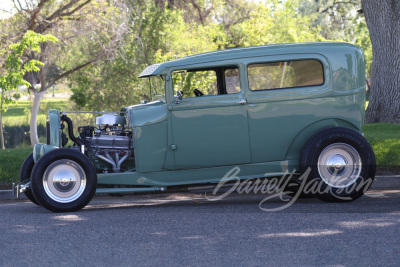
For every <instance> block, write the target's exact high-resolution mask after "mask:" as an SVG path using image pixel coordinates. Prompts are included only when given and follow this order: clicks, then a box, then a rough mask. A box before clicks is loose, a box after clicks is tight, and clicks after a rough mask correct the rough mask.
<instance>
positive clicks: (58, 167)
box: [32, 149, 97, 212]
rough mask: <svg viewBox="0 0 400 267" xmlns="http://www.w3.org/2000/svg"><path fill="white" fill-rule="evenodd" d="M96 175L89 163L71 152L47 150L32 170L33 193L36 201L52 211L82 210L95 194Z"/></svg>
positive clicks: (80, 155) (82, 156)
mask: <svg viewBox="0 0 400 267" xmlns="http://www.w3.org/2000/svg"><path fill="white" fill-rule="evenodd" d="M96 185H97V174H96V169H95V167H94V166H93V164H92V163H91V162H90V160H89V159H88V158H87V157H86V156H84V155H83V154H81V153H79V152H78V151H75V150H71V149H55V150H53V151H50V152H49V153H47V154H46V155H44V156H43V157H42V158H40V159H39V161H38V162H37V163H36V165H35V167H34V168H33V171H32V191H33V194H34V196H35V198H36V199H37V201H38V202H39V203H40V204H41V205H42V206H43V207H45V208H46V209H48V210H51V211H55V212H69V211H77V210H80V209H82V208H83V207H85V206H86V205H87V204H88V203H89V202H90V200H91V199H92V198H93V195H94V193H95V191H96Z"/></svg>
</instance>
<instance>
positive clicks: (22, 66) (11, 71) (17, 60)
mask: <svg viewBox="0 0 400 267" xmlns="http://www.w3.org/2000/svg"><path fill="white" fill-rule="evenodd" d="M56 41H58V40H57V38H55V37H54V36H52V35H40V34H36V33H34V32H33V31H27V32H26V33H25V34H24V36H23V37H22V39H21V41H20V42H18V43H15V44H12V45H10V46H9V50H11V52H10V53H9V54H8V55H7V57H6V61H5V64H4V65H5V73H4V74H3V75H1V76H0V89H1V96H0V97H1V99H0V137H1V148H2V149H5V145H4V134H3V112H6V108H7V106H8V105H9V104H11V103H15V101H14V100H12V99H11V97H10V96H7V95H6V94H5V93H6V92H7V91H12V90H18V87H19V86H27V87H29V86H31V84H30V83H29V82H27V81H26V80H24V75H25V74H26V73H27V72H35V71H39V69H40V67H43V65H44V64H43V63H42V62H40V61H38V60H34V59H31V60H29V61H26V62H24V63H22V60H21V58H22V57H23V55H24V54H29V53H32V52H36V53H39V54H40V52H41V49H40V45H41V44H43V43H45V42H56Z"/></svg>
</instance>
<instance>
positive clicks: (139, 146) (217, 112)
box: [18, 43, 375, 211]
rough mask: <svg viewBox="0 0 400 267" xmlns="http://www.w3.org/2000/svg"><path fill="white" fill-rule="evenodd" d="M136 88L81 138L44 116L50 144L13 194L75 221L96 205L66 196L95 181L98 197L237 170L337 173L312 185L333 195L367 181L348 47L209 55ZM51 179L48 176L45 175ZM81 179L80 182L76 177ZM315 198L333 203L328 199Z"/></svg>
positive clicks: (64, 117) (57, 118)
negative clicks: (142, 97)
mask: <svg viewBox="0 0 400 267" xmlns="http://www.w3.org/2000/svg"><path fill="white" fill-rule="evenodd" d="M139 77H140V78H148V79H149V81H150V95H152V96H151V98H152V99H151V101H149V102H147V101H142V103H141V104H139V105H133V106H128V107H123V108H122V109H121V111H119V112H117V113H115V112H114V113H110V114H104V115H102V116H99V117H97V119H96V122H97V123H96V126H84V127H80V128H79V133H80V134H79V136H78V137H75V136H74V135H73V132H72V129H73V123H72V121H71V120H70V119H69V118H68V113H66V112H59V111H57V110H50V111H49V127H48V144H36V145H35V147H34V152H33V161H34V163H35V164H34V167H33V168H32V175H31V177H23V178H28V180H27V181H26V180H25V182H24V183H23V184H21V185H20V187H19V188H18V190H20V191H21V192H22V191H24V192H26V191H27V192H29V193H28V194H31V196H32V198H33V199H34V200H37V202H39V204H41V205H43V206H45V207H46V208H48V209H50V210H54V211H73V210H78V209H80V208H82V207H83V206H84V205H86V204H87V203H88V201H90V198H91V197H92V196H93V194H94V190H95V189H93V188H91V189H90V190H89V191H90V193H89V194H88V195H89V196H88V197H86V198H89V199H85V200H84V201H82V200H80V198H82V195H83V194H84V193H82V192H80V191H79V190H80V189H76V188H75V189H74V187H73V186H72V189H71V188H70V189H68V184H70V187H71V183H74V184H82V183H85V186H88V184H89V183H87V182H88V181H87V179H88V178H87V176H88V174H87V173H86V172H95V175H94V176H96V177H95V178H93V179H95V180H96V181H95V182H94V185H92V186H94V187H96V185H98V186H97V192H98V193H126V192H151V191H165V190H168V189H169V188H171V187H174V188H176V187H182V188H183V187H187V186H191V185H204V184H215V183H218V182H220V181H221V179H223V178H224V177H225V178H226V175H227V174H229V173H232V168H239V171H238V172H235V177H237V178H238V179H239V180H243V179H251V178H258V177H277V176H282V175H284V174H285V173H288V172H294V173H295V174H298V175H301V174H302V173H304V172H305V170H306V169H307V168H306V167H311V168H314V169H316V170H315V173H313V172H312V174H314V175H315V176H324V174H323V173H324V170H325V172H326V173H328V174H329V173H330V174H332V173H334V172H336V173H335V175H336V174H337V173H338V172H339V176H340V175H342V176H343V177H345V178H344V179H345V180H346V179H347V180H346V181H347V182H346V181H345V182H344V183H341V184H340V185H339V184H335V179H333V180H332V179H331V178H327V177H325V178H324V177H322V178H321V177H319V178H320V179H321V181H322V182H323V183H325V184H327V186H331V187H333V188H334V189H335V188H336V189H340V188H348V187H350V186H352V185H353V184H355V183H356V184H358V183H359V181H358V180H357V179H359V177H361V176H368V178H370V179H373V177H374V175H375V158H374V155H373V151H372V149H371V148H370V146H369V144H368V143H367V142H366V140H365V139H364V138H363V137H362V135H361V131H362V125H363V121H364V111H365V88H366V84H365V62H364V55H363V52H362V50H361V49H360V48H358V47H356V46H354V45H351V44H347V43H302V44H281V45H267V46H258V47H246V48H237V49H229V50H222V51H215V52H209V53H205V54H199V55H193V56H189V57H185V58H181V59H177V60H173V61H169V62H165V63H161V64H155V65H151V66H149V67H147V68H146V69H145V70H144V71H143V72H142V73H141V74H140V76H139ZM110 101H112V99H110ZM63 122H66V123H67V124H68V126H69V127H68V128H69V129H71V131H70V132H69V136H70V139H72V140H73V141H74V143H75V145H74V147H73V148H69V149H67V148H62V147H63V146H64V145H65V144H63V143H65V142H64V141H63V140H65V136H63V134H62V127H61V125H62V124H63ZM346 135H348V136H346ZM331 136H336V137H335V138H336V139H335V138H334V139H332V138H333V137H331ZM341 137H343V138H342V139H341ZM329 138H331V139H329ZM317 139H318V140H319V141H320V142H317V141H318V140H317ZM328 139H329V140H330V141H329V140H328ZM332 140H333V141H332ZM321 142H322V143H324V142H325V143H326V144H325V146H324V147H320V145H321ZM332 144H333V145H332ZM313 149H314V150H315V151H314V150H313ZM66 150H71V151H73V152H65V151H66ZM60 151H61V152H60ZM65 153H67V154H68V155H65ZM71 153H72V154H74V153H75V154H81V155H83V156H84V157H85V158H86V159H87V162H83V161H85V160H83V159H78V158H75V157H76V155H75V154H74V155H72V156H71V155H69V154H71ZM315 153H318V155H316V156H315V155H314V154H315ZM49 155H50V156H49ZM313 155H314V156H313ZM63 157H64V158H66V159H69V160H71V161H72V162H73V164H72V165H74V164H75V163H78V164H77V165H85V166H86V165H90V164H91V165H92V166H91V167H90V168H89V167H87V168H86V167H85V168H84V167H82V168H79V167H77V168H75V169H74V168H72V169H71V168H70V167H68V166H70V165H71V164H70V163H67V162H65V161H62V159H64V158H63ZM55 159H58V160H61V161H60V162H59V163H60V164H61V166H67V167H65V168H64V171H65V172H64V173H66V176H65V177H64V176H63V177H61V176H62V175H61V174H60V172H61V171H62V170H63V167H60V168H59V169H60V170H59V169H57V167H54V166H53V167H52V168H55V169H52V168H50V165H51V164H53V165H54V161H55ZM81 160H82V162H81ZM321 160H325V163H324V164H322V163H321ZM316 164H319V165H318V166H317V165H316ZM38 165H40V166H38ZM56 165H57V164H56ZM320 165H321V166H320ZM327 165H329V166H328V167H323V166H327ZM49 168H50V170H49ZM323 169H324V170H323ZM51 170H53V172H52V173H53V174H54V176H53V177H48V176H46V175H48V173H49V172H50V173H51ZM332 170H334V171H333V172H332ZM82 171H83V173H86V177H85V178H79V177H78V176H79V173H80V172H82ZM77 173H78V174H77ZM330 174H329V175H330ZM60 175H61V176H60ZM25 176H26V175H25ZM50 176H51V175H50ZM84 176H85V175H84ZM89 176H90V175H89ZM325 176H326V175H325ZM60 177H61V178H60ZM343 177H342V178H343ZM362 178H364V177H362ZM332 181H333V183H332ZM342 182H343V181H342ZM64 185H65V186H66V187H65V188H64V187H63V186H64ZM101 185H104V186H101ZM110 185H111V186H110ZM115 186H118V187H115ZM21 187H23V188H24V189H23V190H21ZM46 188H47V189H46ZM64 189H65V190H67V191H68V190H72V193H71V194H70V195H68V193H66V195H68V196H74V197H73V198H72V199H73V200H71V198H69V197H68V198H67V200H66V201H64V199H63V197H64V193H60V192H64V191H65V190H64ZM363 189H365V187H363ZM59 190H61V191H59ZM63 190H64V191H63ZM83 190H84V191H85V190H88V189H83ZM52 195H55V197H54V196H52ZM316 195H317V196H318V197H320V198H322V199H324V200H330V199H332V193H320V194H316ZM361 195H362V194H360V193H357V194H353V195H349V197H350V200H353V199H356V198H358V197H359V196H361ZM75 196H77V197H76V199H75ZM75 202H79V203H75ZM71 203H72V204H71Z"/></svg>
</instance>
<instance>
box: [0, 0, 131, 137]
mask: <svg viewBox="0 0 400 267" xmlns="http://www.w3.org/2000/svg"><path fill="white" fill-rule="evenodd" d="M14 3H15V6H16V8H17V10H18V12H17V14H16V15H15V16H14V17H13V18H12V19H11V20H13V21H14V22H18V23H19V24H18V25H19V27H18V28H17V29H18V31H17V32H10V31H7V28H6V27H4V25H7V26H9V25H12V24H13V23H8V24H7V23H5V24H3V27H2V28H3V29H1V30H2V31H3V32H8V35H4V34H3V35H2V36H1V37H2V38H1V41H2V42H7V40H9V39H16V40H18V39H19V38H20V36H22V35H23V33H24V32H26V31H28V30H31V31H34V32H36V33H39V34H44V33H54V35H56V36H58V37H59V39H60V40H61V42H59V43H58V45H52V44H50V43H42V44H41V53H40V54H38V53H37V52H35V51H32V52H31V53H29V54H27V53H26V54H24V56H23V58H22V59H23V60H24V61H29V60H39V61H41V62H44V63H46V64H45V65H44V66H42V67H40V68H39V71H34V72H28V73H26V74H25V76H24V79H25V80H26V81H28V82H29V83H30V86H29V90H30V91H31V92H32V93H33V96H34V99H33V105H32V113H31V120H30V137H31V143H32V144H35V143H38V141H39V140H38V136H37V114H38V110H39V106H40V102H41V99H42V97H43V96H44V94H45V93H46V92H47V91H48V90H49V88H51V86H52V85H54V84H55V83H57V82H59V81H60V80H61V79H63V78H65V77H67V76H68V75H71V74H72V73H74V72H76V71H79V70H81V69H83V68H85V67H87V66H89V65H91V64H93V63H95V62H97V61H99V60H100V59H103V58H112V57H114V55H115V54H117V53H118V50H119V48H120V47H121V46H122V44H123V42H121V40H122V39H123V36H124V34H125V32H126V31H127V28H128V25H127V23H126V20H125V17H126V10H127V9H126V6H125V5H124V4H123V3H122V2H120V1H114V4H112V5H111V4H108V1H106V0H97V1H95V0H61V1H52V0H39V1H36V0H26V1H25V3H26V6H22V5H20V1H18V0H14ZM78 46H79V47H80V51H81V52H82V53H81V54H71V53H70V51H72V50H73V49H72V48H73V47H78ZM74 51H77V50H74ZM61 62H62V64H61ZM60 65H61V66H60ZM54 66H60V68H59V70H60V71H59V72H54V71H51V69H50V68H51V67H54ZM50 73H52V75H48V74H50Z"/></svg>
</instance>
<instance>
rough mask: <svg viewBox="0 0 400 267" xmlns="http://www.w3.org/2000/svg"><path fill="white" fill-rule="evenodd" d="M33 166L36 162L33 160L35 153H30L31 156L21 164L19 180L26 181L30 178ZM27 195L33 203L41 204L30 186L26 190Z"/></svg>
mask: <svg viewBox="0 0 400 267" xmlns="http://www.w3.org/2000/svg"><path fill="white" fill-rule="evenodd" d="M33 166H35V162H34V161H33V153H31V154H29V156H27V157H26V159H25V160H24V162H23V163H22V165H21V169H20V171H19V182H20V183H22V182H26V181H27V180H28V179H29V180H30V179H31V174H32V169H33ZM24 193H25V196H26V197H27V198H28V199H29V200H30V201H32V203H35V204H36V205H39V203H38V202H37V200H36V199H35V197H34V196H33V193H32V190H31V189H30V188H28V189H27V190H26V191H25V192H24Z"/></svg>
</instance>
